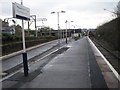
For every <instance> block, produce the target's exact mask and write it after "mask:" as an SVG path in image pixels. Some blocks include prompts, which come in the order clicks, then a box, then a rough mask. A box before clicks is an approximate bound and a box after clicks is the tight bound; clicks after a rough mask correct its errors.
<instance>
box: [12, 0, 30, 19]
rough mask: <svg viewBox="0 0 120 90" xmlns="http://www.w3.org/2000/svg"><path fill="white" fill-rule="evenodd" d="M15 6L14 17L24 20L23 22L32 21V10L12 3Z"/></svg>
mask: <svg viewBox="0 0 120 90" xmlns="http://www.w3.org/2000/svg"><path fill="white" fill-rule="evenodd" d="M12 6H13V17H14V18H18V19H22V20H30V9H29V8H27V7H25V6H23V5H21V4H18V3H16V2H15V3H12Z"/></svg>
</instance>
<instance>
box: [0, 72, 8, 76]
mask: <svg viewBox="0 0 120 90" xmlns="http://www.w3.org/2000/svg"><path fill="white" fill-rule="evenodd" d="M7 74H8V73H4V72H1V73H0V76H5V75H7Z"/></svg>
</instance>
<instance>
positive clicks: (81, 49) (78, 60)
mask: <svg viewBox="0 0 120 90" xmlns="http://www.w3.org/2000/svg"><path fill="white" fill-rule="evenodd" d="M60 50H63V51H59V50H58V51H56V52H54V53H53V55H55V57H54V58H51V57H49V60H46V61H43V60H41V61H39V60H38V61H36V62H35V63H34V64H33V65H31V66H29V75H28V76H27V77H24V74H23V71H20V72H18V73H17V74H15V75H13V76H11V77H9V78H8V79H6V80H4V81H3V82H2V86H3V90H4V89H9V88H10V89H11V88H16V89H18V90H19V88H30V89H31V88H32V89H34V88H99V89H101V90H102V89H109V88H114V89H118V90H119V80H118V79H117V78H116V76H115V75H114V72H113V71H112V70H111V68H110V67H109V65H108V64H107V63H106V62H105V61H104V60H103V58H101V56H100V55H99V53H98V52H97V51H96V50H95V48H94V46H92V44H91V43H90V41H89V38H87V37H84V38H82V39H79V40H77V41H72V42H70V43H68V44H66V45H64V46H62V47H61V49H60ZM45 59H47V58H45ZM41 63H42V64H41Z"/></svg>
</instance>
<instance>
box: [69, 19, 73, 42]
mask: <svg viewBox="0 0 120 90" xmlns="http://www.w3.org/2000/svg"><path fill="white" fill-rule="evenodd" d="M72 22H73V21H70V22H69V41H70V37H71V35H70V23H72Z"/></svg>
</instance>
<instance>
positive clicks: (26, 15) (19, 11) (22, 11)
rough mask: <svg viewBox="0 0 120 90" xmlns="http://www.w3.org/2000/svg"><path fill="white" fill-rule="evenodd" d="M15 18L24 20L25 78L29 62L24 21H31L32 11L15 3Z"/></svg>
mask: <svg viewBox="0 0 120 90" xmlns="http://www.w3.org/2000/svg"><path fill="white" fill-rule="evenodd" d="M13 17H14V18H17V19H21V20H22V41H23V50H24V52H23V53H22V55H23V66H24V76H28V62H27V53H26V47H25V34H24V20H30V9H29V8H27V7H25V6H23V2H22V1H21V5H20V4H18V3H16V2H15V3H13Z"/></svg>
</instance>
